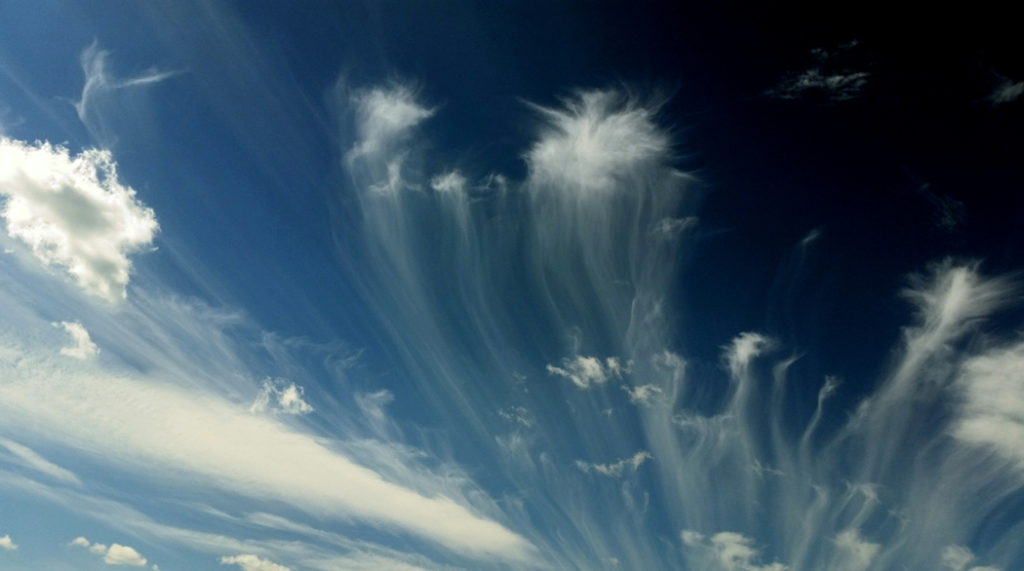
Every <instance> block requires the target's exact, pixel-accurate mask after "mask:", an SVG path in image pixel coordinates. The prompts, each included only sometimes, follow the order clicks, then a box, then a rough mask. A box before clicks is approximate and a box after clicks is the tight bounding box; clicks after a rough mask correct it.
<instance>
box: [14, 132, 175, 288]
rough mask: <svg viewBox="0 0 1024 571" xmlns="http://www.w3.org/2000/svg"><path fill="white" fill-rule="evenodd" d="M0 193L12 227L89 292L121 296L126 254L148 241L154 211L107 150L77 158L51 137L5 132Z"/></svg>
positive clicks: (127, 265) (153, 229)
mask: <svg viewBox="0 0 1024 571" xmlns="http://www.w3.org/2000/svg"><path fill="white" fill-rule="evenodd" d="M0 195H3V196H4V197H6V201H5V203H4V205H3V212H2V215H3V218H4V220H5V222H6V223H7V233H8V234H9V235H10V236H11V237H13V238H17V239H18V240H21V241H22V242H24V243H25V244H28V245H29V246H30V247H31V248H32V253H33V255H34V256H35V257H36V258H38V259H39V260H40V261H42V262H43V263H44V264H47V265H50V266H57V267H61V268H63V269H65V270H67V272H68V273H69V274H71V276H72V277H73V278H74V280H75V282H76V283H77V284H78V286H79V287H81V288H82V289H83V290H84V291H85V292H86V293H88V294H90V295H94V296H97V297H101V298H103V299H106V300H108V301H112V302H116V301H120V300H122V299H124V297H125V286H126V285H127V284H128V279H129V274H130V272H131V262H130V260H129V259H128V256H129V255H130V254H132V253H135V252H138V251H141V250H143V249H145V248H147V247H149V246H150V244H151V243H152V241H153V237H154V235H155V234H156V231H157V229H158V225H157V221H156V216H155V215H154V214H153V211H152V210H151V209H149V208H146V206H145V205H143V204H142V203H140V202H139V201H138V200H137V199H136V197H135V191H134V190H133V189H131V188H130V187H126V186H123V185H121V183H120V182H119V181H118V178H117V172H116V169H115V164H114V160H113V158H112V157H111V155H110V153H109V152H108V151H99V150H95V149H87V150H84V151H82V152H81V153H80V154H79V155H78V156H76V157H74V158H72V157H71V156H70V154H69V152H68V150H67V149H65V148H63V147H56V146H52V145H50V144H49V143H38V144H36V145H28V144H25V143H22V142H20V141H15V140H12V139H8V138H6V137H3V138H0Z"/></svg>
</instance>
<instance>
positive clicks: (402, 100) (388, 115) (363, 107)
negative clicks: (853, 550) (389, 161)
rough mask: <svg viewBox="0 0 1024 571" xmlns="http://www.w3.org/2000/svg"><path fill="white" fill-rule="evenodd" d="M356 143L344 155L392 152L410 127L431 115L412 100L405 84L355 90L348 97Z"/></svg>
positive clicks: (409, 130)
mask: <svg viewBox="0 0 1024 571" xmlns="http://www.w3.org/2000/svg"><path fill="white" fill-rule="evenodd" d="M351 103H352V107H353V109H354V111H355V115H356V117H355V120H356V133H357V136H358V142H357V143H356V145H355V147H353V149H352V150H351V151H349V155H348V158H349V160H352V159H353V158H356V157H359V156H362V155H378V154H381V153H387V152H393V151H394V150H395V148H396V145H397V144H398V143H402V142H404V141H405V140H406V139H407V137H408V136H409V134H410V132H411V131H412V129H413V128H414V127H415V126H416V125H418V124H419V123H420V122H422V121H423V120H424V119H427V118H429V117H430V116H432V115H433V114H434V110H433V109H427V108H426V107H423V106H422V105H420V104H419V102H417V101H416V93H415V91H414V90H413V89H411V88H410V87H408V86H405V85H401V84H398V83H393V84H391V85H389V86H387V87H382V88H375V89H370V90H368V91H358V92H356V93H355V94H353V96H352V100H351Z"/></svg>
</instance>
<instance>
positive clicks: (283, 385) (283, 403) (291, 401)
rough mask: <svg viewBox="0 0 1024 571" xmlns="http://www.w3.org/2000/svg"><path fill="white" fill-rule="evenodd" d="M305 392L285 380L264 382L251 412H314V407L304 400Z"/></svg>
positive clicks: (250, 408) (251, 407)
mask: <svg viewBox="0 0 1024 571" xmlns="http://www.w3.org/2000/svg"><path fill="white" fill-rule="evenodd" d="M304 392H305V391H304V390H303V388H302V387H300V386H298V385H296V384H295V383H289V382H287V381H285V380H283V379H274V380H270V379H268V380H266V381H263V389H262V390H261V391H260V393H259V394H258V395H257V396H256V400H255V401H253V403H252V406H250V407H249V410H250V411H251V412H256V413H260V412H266V411H267V410H268V409H271V410H278V411H281V412H283V413H286V414H306V413H310V412H313V407H312V406H311V405H310V404H309V403H307V402H306V401H305V400H304V399H303V394H304Z"/></svg>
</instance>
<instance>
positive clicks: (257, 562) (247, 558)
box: [220, 555, 291, 571]
mask: <svg viewBox="0 0 1024 571" xmlns="http://www.w3.org/2000/svg"><path fill="white" fill-rule="evenodd" d="M220 563H221V565H238V566H239V567H241V568H242V571H291V569H289V568H287V567H285V566H284V565H278V564H277V563H274V562H273V561H270V560H269V559H260V558H259V557H256V556H255V555H234V556H232V557H221V558H220Z"/></svg>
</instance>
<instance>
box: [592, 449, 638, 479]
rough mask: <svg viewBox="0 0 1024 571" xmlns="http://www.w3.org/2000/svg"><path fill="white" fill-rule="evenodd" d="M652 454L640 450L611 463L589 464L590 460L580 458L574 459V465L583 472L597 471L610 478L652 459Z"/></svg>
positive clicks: (634, 469) (635, 468) (634, 468)
mask: <svg viewBox="0 0 1024 571" xmlns="http://www.w3.org/2000/svg"><path fill="white" fill-rule="evenodd" d="M653 459H654V456H651V453H650V452H647V451H645V450H641V451H640V452H637V453H636V454H634V455H632V456H631V457H629V458H623V459H622V460H619V461H618V462H613V463H611V464H591V463H590V462H584V461H582V460H577V461H576V467H577V468H579V469H580V470H582V471H584V472H587V473H589V472H597V473H598V474H601V475H604V476H608V477H611V478H618V477H620V476H622V474H623V472H625V471H626V469H627V468H628V469H630V470H632V471H634V472H635V471H636V470H637V468H639V467H640V465H641V464H643V463H644V462H646V461H647V460H653Z"/></svg>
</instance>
